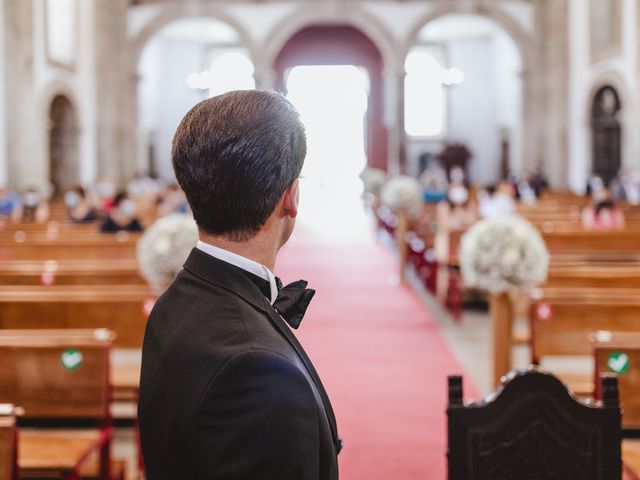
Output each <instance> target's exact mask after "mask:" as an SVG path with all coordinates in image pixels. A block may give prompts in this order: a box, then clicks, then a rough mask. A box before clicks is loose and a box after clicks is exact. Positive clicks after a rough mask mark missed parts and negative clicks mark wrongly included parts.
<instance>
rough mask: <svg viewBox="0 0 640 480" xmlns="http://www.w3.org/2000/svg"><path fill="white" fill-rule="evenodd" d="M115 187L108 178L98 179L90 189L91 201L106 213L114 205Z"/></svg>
mask: <svg viewBox="0 0 640 480" xmlns="http://www.w3.org/2000/svg"><path fill="white" fill-rule="evenodd" d="M115 191H116V189H115V187H114V186H113V183H111V182H110V181H108V180H100V181H98V182H97V183H96V184H95V186H94V187H93V189H92V191H91V195H90V196H91V197H92V198H93V202H94V203H95V204H96V205H98V208H99V209H100V211H101V212H103V213H107V212H108V211H109V210H111V208H112V207H113V205H114V195H115Z"/></svg>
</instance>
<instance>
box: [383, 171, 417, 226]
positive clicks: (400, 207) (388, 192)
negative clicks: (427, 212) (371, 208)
mask: <svg viewBox="0 0 640 480" xmlns="http://www.w3.org/2000/svg"><path fill="white" fill-rule="evenodd" d="M380 200H381V202H382V205H384V206H385V207H387V208H389V209H390V210H392V211H393V212H394V213H398V212H404V213H405V214H406V215H407V217H409V218H416V217H418V216H419V215H420V213H421V212H422V207H423V205H424V200H423V197H422V185H420V182H419V181H418V180H416V179H415V178H413V177H409V176H406V175H400V176H398V177H393V178H391V179H390V180H389V181H387V183H385V184H384V186H383V187H382V190H381V191H380Z"/></svg>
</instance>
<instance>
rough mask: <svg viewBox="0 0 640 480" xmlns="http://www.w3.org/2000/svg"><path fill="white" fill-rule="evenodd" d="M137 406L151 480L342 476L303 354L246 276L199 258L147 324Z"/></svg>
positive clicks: (326, 407) (323, 404)
mask: <svg viewBox="0 0 640 480" xmlns="http://www.w3.org/2000/svg"><path fill="white" fill-rule="evenodd" d="M138 409H139V411H138V413H139V421H140V436H141V442H142V453H143V457H144V461H145V466H146V473H147V478H148V479H149V480H161V479H180V480H182V479H207V480H227V479H228V480H231V479H234V480H236V479H237V480H263V479H264V480H335V479H337V478H338V466H337V457H336V456H337V453H338V451H339V440H338V436H337V431H336V421H335V417H334V414H333V410H332V408H331V404H330V403H329V399H328V397H327V394H326V392H325V390H324V388H323V386H322V383H321V382H320V379H319V378H318V374H317V373H316V371H315V369H314V368H313V365H312V364H311V362H310V360H309V358H308V357H307V355H306V353H305V352H304V350H303V349H302V347H301V345H300V344H299V343H298V341H297V340H296V338H295V336H294V335H293V333H292V332H291V330H290V329H289V326H288V325H287V324H286V323H285V322H284V320H282V318H281V317H280V316H279V315H278V314H277V312H276V311H275V310H274V308H273V307H272V306H271V304H270V303H269V301H268V300H267V298H266V297H265V296H264V294H263V293H262V292H261V291H260V288H259V287H258V286H257V285H256V284H255V283H254V282H252V281H251V279H250V278H249V277H248V276H247V274H245V272H244V271H243V270H241V269H239V268H238V267H235V266H233V265H231V264H229V263H226V262H223V261H221V260H218V259H216V258H214V257H212V256H210V255H208V254H206V253H204V252H202V251H200V250H198V249H194V250H193V251H192V252H191V254H190V256H189V258H188V259H187V261H186V263H185V265H184V270H183V271H182V272H181V273H180V274H179V275H178V277H177V278H176V280H175V281H174V283H173V284H172V285H171V286H170V287H169V289H168V290H167V291H166V292H165V293H164V294H163V295H162V296H161V297H160V298H159V299H158V301H157V302H156V305H155V307H154V308H153V311H152V312H151V315H150V317H149V321H148V323H147V328H146V333H145V338H144V346H143V349H142V374H141V379H140V401H139V407H138Z"/></svg>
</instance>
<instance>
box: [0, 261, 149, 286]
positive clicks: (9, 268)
mask: <svg viewBox="0 0 640 480" xmlns="http://www.w3.org/2000/svg"><path fill="white" fill-rule="evenodd" d="M136 284H139V285H144V284H146V282H145V281H144V279H143V278H142V276H141V275H140V272H139V267H138V262H137V261H136V260H133V259H123V260H116V259H114V260H64V259H62V260H45V261H42V260H4V261H0V285H136Z"/></svg>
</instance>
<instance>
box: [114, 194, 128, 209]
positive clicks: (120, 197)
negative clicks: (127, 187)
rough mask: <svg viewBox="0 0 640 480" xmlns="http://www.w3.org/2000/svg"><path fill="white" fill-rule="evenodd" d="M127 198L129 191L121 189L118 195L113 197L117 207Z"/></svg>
mask: <svg viewBox="0 0 640 480" xmlns="http://www.w3.org/2000/svg"><path fill="white" fill-rule="evenodd" d="M126 199H127V192H124V191H121V192H118V193H116V196H115V197H113V204H114V205H115V206H116V207H119V206H120V204H121V203H122V202H123V201H125V200H126Z"/></svg>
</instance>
